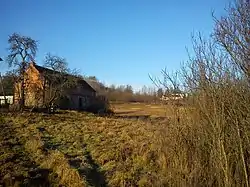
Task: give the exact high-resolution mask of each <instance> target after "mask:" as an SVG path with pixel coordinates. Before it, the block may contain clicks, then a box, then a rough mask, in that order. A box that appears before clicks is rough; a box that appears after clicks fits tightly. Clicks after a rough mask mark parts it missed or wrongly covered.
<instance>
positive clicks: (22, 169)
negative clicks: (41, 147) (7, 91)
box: [0, 124, 57, 187]
mask: <svg viewBox="0 0 250 187" xmlns="http://www.w3.org/2000/svg"><path fill="white" fill-rule="evenodd" d="M0 128H1V131H0V143H1V153H3V155H8V156H7V157H5V158H4V157H2V158H1V161H0V186H2V185H3V186H6V187H7V186H27V187H31V186H38V187H45V186H51V185H52V183H51V181H56V180H57V179H56V178H57V176H55V175H53V173H52V171H51V170H49V169H42V168H39V165H37V164H36V163H35V162H34V161H33V160H32V159H30V157H29V154H28V153H27V152H25V148H24V146H23V144H22V143H21V142H22V141H21V140H20V139H19V137H18V135H17V133H16V131H15V129H14V128H13V127H12V125H11V124H0Z"/></svg>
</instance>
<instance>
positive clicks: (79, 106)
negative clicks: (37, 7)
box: [78, 97, 82, 109]
mask: <svg viewBox="0 0 250 187" xmlns="http://www.w3.org/2000/svg"><path fill="white" fill-rule="evenodd" d="M78 108H79V109H82V98H81V97H79V99H78Z"/></svg>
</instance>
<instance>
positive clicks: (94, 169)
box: [69, 151, 107, 187]
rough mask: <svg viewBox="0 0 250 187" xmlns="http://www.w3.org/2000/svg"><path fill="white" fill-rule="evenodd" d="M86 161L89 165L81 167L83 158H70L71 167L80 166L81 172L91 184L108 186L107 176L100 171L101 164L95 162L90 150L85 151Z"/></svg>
mask: <svg viewBox="0 0 250 187" xmlns="http://www.w3.org/2000/svg"><path fill="white" fill-rule="evenodd" d="M84 156H85V158H86V162H87V164H88V165H89V166H88V167H81V164H82V160H81V159H74V158H71V159H69V164H70V165H71V167H74V168H78V172H79V174H80V175H81V176H82V177H84V178H85V179H86V181H87V182H88V184H89V185H90V186H95V187H105V186H107V182H106V178H105V176H104V173H103V172H101V171H100V166H99V165H98V164H97V163H95V161H94V160H93V158H92V156H91V154H90V152H88V151H87V152H85V155H84Z"/></svg>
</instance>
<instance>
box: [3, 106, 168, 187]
mask: <svg viewBox="0 0 250 187" xmlns="http://www.w3.org/2000/svg"><path fill="white" fill-rule="evenodd" d="M113 108H114V109H115V111H116V117H112V118H107V117H97V116H94V115H92V114H88V113H80V112H73V111H71V112H64V113H60V114H55V115H44V114H30V113H24V114H18V115H11V114H8V115H5V116H2V118H1V120H2V122H1V131H0V146H1V153H0V155H1V156H0V179H1V180H0V184H5V185H6V186H22V185H26V186H48V185H49V186H59V185H61V186H162V185H164V184H167V181H166V180H165V179H164V170H163V166H162V161H161V160H162V154H161V153H160V148H159V142H158V140H159V135H160V132H161V129H162V128H164V126H165V125H166V121H164V123H161V122H160V120H159V121H157V122H156V121H154V122H152V121H150V120H140V118H139V119H138V118H133V116H143V115H144V116H148V117H152V118H153V117H166V116H165V109H164V108H162V106H158V105H142V104H117V105H114V106H113ZM131 116H132V117H131ZM161 121H162V120H161Z"/></svg>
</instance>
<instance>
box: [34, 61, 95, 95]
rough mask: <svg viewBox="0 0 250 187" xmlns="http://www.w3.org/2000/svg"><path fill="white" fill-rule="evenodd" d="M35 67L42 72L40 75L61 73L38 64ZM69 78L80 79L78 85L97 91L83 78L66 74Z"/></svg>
mask: <svg viewBox="0 0 250 187" xmlns="http://www.w3.org/2000/svg"><path fill="white" fill-rule="evenodd" d="M33 66H34V67H35V68H36V69H37V70H38V71H39V72H40V73H49V74H53V73H54V74H57V73H58V74H59V73H61V72H59V71H55V70H52V69H49V68H45V67H42V66H39V65H37V64H36V63H33ZM65 75H67V76H70V77H73V78H76V79H78V83H80V84H83V85H84V86H86V87H88V88H89V89H91V90H93V91H95V92H96V91H97V90H96V89H95V88H94V87H92V86H91V85H90V84H89V83H88V82H87V81H86V80H84V79H83V78H81V77H78V76H75V75H71V74H65Z"/></svg>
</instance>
